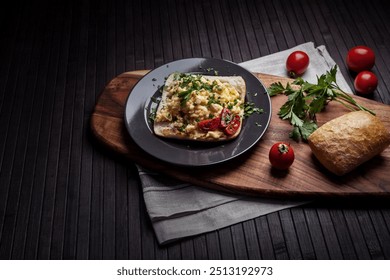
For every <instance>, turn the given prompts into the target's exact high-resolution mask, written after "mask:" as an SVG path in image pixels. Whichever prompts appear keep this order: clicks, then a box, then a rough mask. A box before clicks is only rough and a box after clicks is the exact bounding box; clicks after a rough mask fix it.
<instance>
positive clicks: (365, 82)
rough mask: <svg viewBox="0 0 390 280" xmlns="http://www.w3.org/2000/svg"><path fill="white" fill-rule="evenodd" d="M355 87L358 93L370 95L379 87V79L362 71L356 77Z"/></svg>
mask: <svg viewBox="0 0 390 280" xmlns="http://www.w3.org/2000/svg"><path fill="white" fill-rule="evenodd" d="M354 86H355V89H356V91H357V92H359V93H362V94H369V93H372V92H373V91H374V90H375V89H376V87H377V86H378V78H377V77H376V76H375V74H374V73H372V72H370V71H362V72H360V73H359V74H358V75H357V76H356V78H355V82H354Z"/></svg>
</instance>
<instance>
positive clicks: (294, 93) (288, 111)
mask: <svg viewBox="0 0 390 280" xmlns="http://www.w3.org/2000/svg"><path fill="white" fill-rule="evenodd" d="M336 73H337V66H334V67H333V68H331V69H330V70H329V71H327V72H326V74H323V75H321V76H320V77H317V84H312V83H309V82H307V81H305V80H303V79H302V78H301V77H299V78H297V79H296V80H294V82H292V85H295V86H297V87H293V86H291V84H290V83H287V85H286V86H283V85H282V83H280V82H277V83H273V84H271V86H270V87H269V88H268V93H269V95H270V96H275V95H277V94H285V95H286V96H288V99H287V101H286V103H284V104H283V105H282V106H281V107H280V110H279V112H278V115H279V117H280V118H282V119H284V120H289V121H290V123H291V125H292V126H293V130H292V131H291V133H290V137H291V138H293V139H294V140H296V141H299V140H300V139H303V140H304V141H306V140H307V138H308V137H309V136H310V134H311V133H313V132H314V131H315V130H316V129H317V128H318V126H317V122H316V114H317V113H319V112H321V111H323V110H324V108H325V107H326V106H327V105H328V103H329V102H331V101H333V100H334V101H336V102H339V103H341V104H342V105H344V106H345V107H347V108H348V109H349V110H351V111H358V110H363V111H367V112H369V113H371V114H373V115H375V113H374V112H373V111H371V110H369V109H367V108H365V107H364V106H362V105H360V104H358V103H357V102H356V101H355V99H353V97H352V96H350V95H349V94H347V93H346V92H344V91H343V90H342V89H341V88H340V87H339V85H338V84H337V81H336Z"/></svg>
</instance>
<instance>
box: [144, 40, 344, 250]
mask: <svg viewBox="0 0 390 280" xmlns="http://www.w3.org/2000/svg"><path fill="white" fill-rule="evenodd" d="M294 50H302V51H305V52H306V53H307V54H308V55H309V57H310V66H309V69H308V70H307V72H306V73H305V74H304V75H303V78H304V79H305V80H308V81H310V82H316V76H317V75H321V74H323V73H325V72H326V71H327V70H329V69H330V68H331V67H332V66H334V65H335V62H334V61H333V59H332V58H331V57H330V55H329V53H328V52H327V50H326V48H325V47H324V46H319V47H317V48H316V47H315V46H314V44H313V43H312V42H308V43H305V44H302V45H299V46H296V47H294V48H292V49H289V50H285V51H282V52H279V53H275V54H271V55H268V56H265V57H260V58H257V59H254V60H250V61H247V62H244V63H241V64H240V65H241V66H243V67H244V68H246V69H248V70H250V71H252V72H260V73H267V74H273V75H278V76H286V75H287V73H286V70H285V61H286V59H287V56H288V55H289V54H290V53H291V52H292V51H294ZM337 82H338V84H339V86H340V87H341V88H342V89H343V90H345V91H346V92H351V91H350V88H349V86H348V84H347V82H346V81H345V79H344V78H343V76H342V75H341V74H340V71H338V76H337ZM138 170H139V175H140V180H141V184H142V189H143V195H144V200H145V205H146V208H147V211H148V214H149V216H150V219H151V222H152V225H153V228H154V231H155V234H156V237H157V240H158V242H159V243H160V244H166V243H169V242H172V241H175V240H177V239H180V238H183V237H187V236H193V235H197V234H201V233H205V232H209V231H213V230H217V229H220V228H223V227H226V226H229V225H232V224H235V223H239V222H242V221H246V220H249V219H253V218H256V217H259V216H261V215H265V214H269V213H271V212H275V211H279V210H282V209H286V208H289V207H294V206H298V205H302V204H304V203H307V202H308V201H297V200H286V199H269V198H261V197H259V198H258V197H256V198H255V197H247V196H243V195H235V194H229V193H223V192H219V191H214V190H210V189H206V188H202V187H197V186H194V185H191V184H187V183H184V182H180V181H178V180H175V179H172V178H169V177H167V176H164V175H160V174H157V173H153V172H150V171H147V170H145V169H143V168H142V167H140V166H138Z"/></svg>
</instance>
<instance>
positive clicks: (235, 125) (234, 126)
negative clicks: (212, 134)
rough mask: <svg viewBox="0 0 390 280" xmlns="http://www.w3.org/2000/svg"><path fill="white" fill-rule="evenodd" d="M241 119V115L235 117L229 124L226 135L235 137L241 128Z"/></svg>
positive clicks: (225, 130)
mask: <svg viewBox="0 0 390 280" xmlns="http://www.w3.org/2000/svg"><path fill="white" fill-rule="evenodd" d="M240 125H241V118H240V116H239V115H234V117H233V119H232V120H231V121H230V122H229V124H228V125H227V127H225V129H224V130H223V132H225V134H226V135H228V136H231V135H234V134H235V133H236V132H237V130H238V129H239V128H240Z"/></svg>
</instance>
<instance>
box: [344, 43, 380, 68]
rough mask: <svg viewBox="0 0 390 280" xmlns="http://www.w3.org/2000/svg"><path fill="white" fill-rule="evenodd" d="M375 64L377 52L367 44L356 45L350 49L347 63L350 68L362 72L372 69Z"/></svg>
mask: <svg viewBox="0 0 390 280" xmlns="http://www.w3.org/2000/svg"><path fill="white" fill-rule="evenodd" d="M374 64H375V53H374V51H373V50H372V49H370V48H369V47H367V46H356V47H354V48H352V49H350V50H349V51H348V54H347V65H348V68H349V70H351V71H354V72H361V71H364V70H370V69H371V68H372V67H373V66H374Z"/></svg>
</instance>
